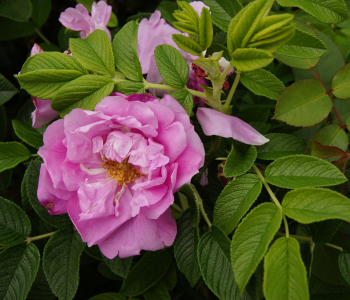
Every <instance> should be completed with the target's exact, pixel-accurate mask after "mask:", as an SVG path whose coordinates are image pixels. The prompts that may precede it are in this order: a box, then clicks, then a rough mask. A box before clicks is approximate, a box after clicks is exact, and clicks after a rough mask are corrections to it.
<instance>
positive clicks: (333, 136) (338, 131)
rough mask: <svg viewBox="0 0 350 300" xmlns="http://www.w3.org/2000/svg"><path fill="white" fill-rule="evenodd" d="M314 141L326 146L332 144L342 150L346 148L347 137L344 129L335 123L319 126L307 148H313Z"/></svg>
mask: <svg viewBox="0 0 350 300" xmlns="http://www.w3.org/2000/svg"><path fill="white" fill-rule="evenodd" d="M315 141H317V142H319V143H321V144H322V145H326V146H333V147H337V148H339V149H342V150H343V151H346V150H347V148H348V143H349V139H348V136H347V134H346V133H345V131H344V130H343V129H342V128H340V126H339V125H337V124H330V125H327V126H325V127H323V128H321V129H320V130H319V131H318V132H317V133H316V134H315V135H314V136H313V138H312V140H311V142H310V144H309V148H311V151H313V150H314V148H315Z"/></svg>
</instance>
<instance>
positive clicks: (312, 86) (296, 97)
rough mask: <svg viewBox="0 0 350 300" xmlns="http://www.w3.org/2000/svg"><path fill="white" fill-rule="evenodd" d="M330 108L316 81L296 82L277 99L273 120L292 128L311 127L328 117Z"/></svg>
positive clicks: (327, 99) (320, 85) (325, 93)
mask: <svg viewBox="0 0 350 300" xmlns="http://www.w3.org/2000/svg"><path fill="white" fill-rule="evenodd" d="M332 106H333V105H332V102H331V101H330V99H329V96H328V94H327V91H326V89H325V88H324V87H323V85H322V84H321V83H320V82H319V81H318V80H303V81H298V82H296V83H294V84H292V85H291V86H289V87H288V88H286V90H285V91H284V93H283V94H282V95H281V97H280V98H279V99H278V102H277V106H276V112H275V115H274V119H277V120H280V121H283V122H286V123H288V124H290V125H293V126H303V127H308V126H313V125H315V124H317V123H320V122H322V121H323V120H324V119H325V118H326V117H327V116H328V114H329V112H330V111H331V109H332Z"/></svg>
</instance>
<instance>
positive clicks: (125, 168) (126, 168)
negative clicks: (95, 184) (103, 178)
mask: <svg viewBox="0 0 350 300" xmlns="http://www.w3.org/2000/svg"><path fill="white" fill-rule="evenodd" d="M128 159H129V158H128V157H127V158H125V159H124V160H123V162H121V163H119V162H117V161H113V160H108V159H107V160H105V162H104V163H102V167H103V168H104V169H106V170H107V173H108V176H109V177H112V178H114V179H115V180H117V181H118V184H119V185H123V186H126V184H127V183H130V182H133V181H134V180H135V179H136V178H138V177H140V176H143V175H145V174H142V173H140V172H139V171H137V170H136V169H135V167H134V166H133V165H130V164H129V163H128Z"/></svg>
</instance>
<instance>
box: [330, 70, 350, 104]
mask: <svg viewBox="0 0 350 300" xmlns="http://www.w3.org/2000/svg"><path fill="white" fill-rule="evenodd" d="M332 93H333V95H334V96H335V97H337V98H339V99H348V98H350V64H347V65H346V66H345V67H343V68H341V69H340V70H339V71H338V72H337V73H336V74H335V75H334V77H333V81H332Z"/></svg>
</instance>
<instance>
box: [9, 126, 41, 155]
mask: <svg viewBox="0 0 350 300" xmlns="http://www.w3.org/2000/svg"><path fill="white" fill-rule="evenodd" d="M12 126H13V130H14V131H15V133H16V135H17V136H18V137H19V138H20V139H21V140H22V141H24V142H26V143H27V144H28V145H30V146H32V147H34V148H36V149H39V147H41V146H42V145H43V135H42V134H41V133H39V132H38V131H37V130H35V129H34V128H33V127H32V126H30V125H28V124H26V123H23V122H21V121H19V120H12Z"/></svg>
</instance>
